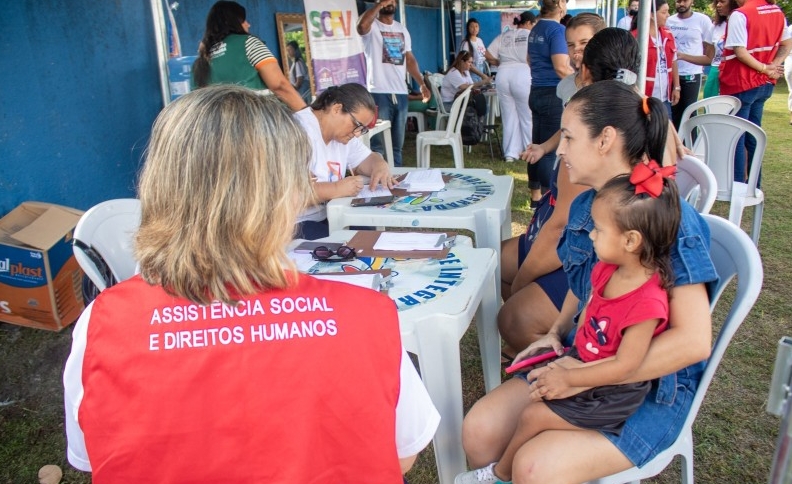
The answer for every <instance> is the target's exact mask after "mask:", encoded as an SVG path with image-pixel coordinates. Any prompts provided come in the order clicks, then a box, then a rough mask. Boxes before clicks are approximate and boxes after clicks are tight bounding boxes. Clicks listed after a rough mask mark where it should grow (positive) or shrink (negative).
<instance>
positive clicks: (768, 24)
mask: <svg viewBox="0 0 792 484" xmlns="http://www.w3.org/2000/svg"><path fill="white" fill-rule="evenodd" d="M736 11H737V12H742V13H743V15H745V21H746V23H745V27H746V29H747V30H748V40H747V44H748V45H746V49H748V52H750V53H751V54H752V55H753V56H754V57H755V58H756V60H758V61H759V62H761V63H763V64H769V63H770V62H772V61H773V57H775V54H776V52H777V51H778V45H779V42H780V41H781V34H782V33H783V30H784V12H783V11H782V10H781V9H780V8H778V6H777V5H773V4H770V3H767V2H766V1H765V0H748V1H747V2H745V5H743V6H742V7H740V8H738V9H737V10H736ZM728 35H729V25H728V24H726V36H727V38H728ZM718 82H719V83H720V93H721V94H736V93H739V92H745V91H747V90H749V89H753V88H756V87H759V86H762V85H764V84H767V83H768V82H771V83H773V84H775V83H776V81H775V80H774V79H770V78H769V77H767V76H766V75H765V74H761V73H759V72H758V71H756V70H755V69H752V68H750V67H748V66H747V65H745V64H743V63H742V62H740V61H739V60H738V59H737V57H736V56H735V55H734V49H730V48H725V47H724V49H723V60H722V61H721V64H720V70H719V72H718Z"/></svg>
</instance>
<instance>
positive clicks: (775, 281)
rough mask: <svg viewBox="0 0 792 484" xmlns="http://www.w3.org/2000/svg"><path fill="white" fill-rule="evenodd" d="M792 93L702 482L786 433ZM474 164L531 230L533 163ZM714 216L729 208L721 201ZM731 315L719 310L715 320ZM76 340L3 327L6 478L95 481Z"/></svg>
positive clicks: (764, 468)
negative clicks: (70, 367)
mask: <svg viewBox="0 0 792 484" xmlns="http://www.w3.org/2000/svg"><path fill="white" fill-rule="evenodd" d="M781 84H783V83H781ZM786 99H787V89H786V85H779V86H778V87H777V88H776V92H775V95H774V96H773V97H772V98H771V99H770V101H768V103H767V104H766V106H765V114H764V120H763V123H762V124H763V128H764V129H765V131H766V132H767V134H768V139H769V146H768V149H767V153H766V155H765V159H764V176H763V180H764V181H763V183H764V187H763V188H764V191H765V196H766V200H767V201H766V206H765V212H764V218H763V223H762V236H761V239H760V246H759V249H760V252H761V254H762V260H763V264H764V270H765V279H764V287H763V290H762V294H761V296H760V298H759V301H758V302H757V304H756V306H755V307H754V310H753V311H752V312H751V314H750V315H749V317H748V319H747V320H746V321H745V323H744V324H743V326H742V327H741V328H740V330H739V331H738V332H737V335H736V336H735V338H734V340H733V342H732V344H731V346H730V347H729V350H728V351H727V353H726V356H725V357H724V359H723V362H722V363H721V366H720V368H719V370H718V373H717V374H716V376H715V380H714V381H713V384H712V386H711V387H710V390H709V392H708V395H707V397H706V399H705V400H704V405H703V407H702V409H701V412H700V413H699V415H698V419H697V421H696V424H695V425H694V429H693V430H694V434H695V472H696V480H697V481H698V482H702V483H711V482H718V483H735V484H742V483H752V482H757V483H758V482H766V481H767V476H768V473H769V470H770V465H771V460H772V456H773V449H774V447H775V442H776V438H777V435H778V429H779V424H780V421H779V419H778V418H775V417H772V416H770V415H768V414H767V413H765V410H764V407H765V403H766V399H767V393H768V389H769V384H770V375H771V372H772V365H773V361H774V358H775V350H776V344H777V342H778V340H779V339H780V338H781V337H782V336H784V335H792V321H790V319H791V318H792V300H791V299H790V291H789V286H787V284H789V281H792V264H790V263H789V254H792V237H790V235H789V234H791V233H792V206H791V205H792V204H790V203H789V202H788V197H789V193H791V192H792V165H791V164H790V163H789V160H790V154H792V126H790V125H789V124H788V123H789V113H788V111H787V104H786ZM496 152H497V150H496ZM404 154H405V164H406V165H408V166H415V136H414V135H411V134H408V139H407V141H406V143H405V147H404ZM432 166H434V167H452V166H453V162H452V159H451V152H450V150H449V149H448V148H443V147H440V148H437V147H435V148H432ZM465 166H466V167H468V168H489V169H492V170H493V171H494V172H495V173H497V174H509V175H512V176H514V178H515V182H516V183H515V190H514V199H513V202H512V220H513V225H512V232H513V233H514V234H515V235H516V234H518V233H520V232H521V231H523V230H524V229H525V224H526V223H527V222H528V220H529V218H530V211H529V210H528V209H527V206H528V197H527V194H528V189H527V182H526V174H525V165H524V164H523V163H512V164H507V163H504V162H502V161H498V160H496V161H490V158H489V148H488V145H487V144H486V143H484V144H481V145H478V146H475V147H473V150H472V152H471V153H466V155H465ZM713 212H714V213H716V214H718V215H725V214H727V213H728V211H727V207H726V206H725V205H724V204H722V203H720V202H718V203H717V204H716V206H715V209H714V210H713ZM750 212H751V210H750V209H748V210H746V215H745V217H744V220H743V224H744V227H745V228H750V221H751V217H750ZM725 297H729V295H728V294H727V295H726V296H725ZM722 318H723V314H722V313H721V312H716V315H715V322H716V325H717V324H719V321H720V320H722ZM70 343H71V328H68V329H66V330H64V331H62V332H60V333H51V332H47V331H41V330H35V329H29V328H22V327H18V326H12V325H8V324H2V323H0V362H1V363H0V484H17V483H20V484H21V483H33V482H37V472H38V469H39V468H40V467H41V466H43V465H45V464H57V465H59V466H61V468H62V469H63V471H64V478H63V481H62V482H63V483H64V484H84V483H89V482H91V479H90V475H89V474H84V473H81V472H78V471H76V470H74V469H72V468H71V467H70V466H69V465H68V463H67V462H66V457H65V449H66V443H65V436H64V429H63V403H62V400H63V390H62V384H61V374H62V370H63V365H64V363H65V361H66V357H67V356H68V352H69V348H70ZM462 378H463V390H464V406H465V409H466V410H467V409H468V408H470V406H471V405H472V404H473V403H474V402H475V401H476V400H477V399H478V398H480V397H481V396H482V395H483V394H484V384H483V378H482V374H481V362H480V359H479V353H478V343H477V340H476V335H475V327H474V326H471V328H470V330H469V331H468V333H467V334H466V335H465V336H464V338H463V339H462ZM559 472H563V469H560V470H559ZM679 476H680V474H679V465H678V463H675V464H673V465H672V466H671V467H669V468H668V469H666V470H665V471H664V472H663V473H662V474H660V475H659V476H658V477H656V478H655V479H652V480H650V481H647V482H654V483H678V482H679ZM407 477H408V479H409V481H410V482H411V483H412V484H429V483H435V482H437V477H436V473H435V466H434V456H433V454H432V451H431V446H430V448H429V449H427V450H426V451H424V452H423V453H422V454H421V456H420V458H419V460H418V462H417V464H416V465H415V467H414V468H413V470H412V471H410V473H409V474H408V476H407Z"/></svg>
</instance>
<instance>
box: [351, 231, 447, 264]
mask: <svg viewBox="0 0 792 484" xmlns="http://www.w3.org/2000/svg"><path fill="white" fill-rule="evenodd" d="M382 233H384V232H381V231H377V230H359V231H358V232H357V233H356V234H355V236H354V237H352V239H351V240H350V241H349V242H348V243H347V245H348V246H350V247H354V248H355V250H356V252H357V256H358V257H391V258H397V259H444V258H445V257H446V256H447V255H448V251H449V249H450V248H451V246H452V245H453V240H454V237H456V232H449V233H448V234H447V235H446V236H445V237H444V239H443V241H444V242H445V241H448V243H441V246H440V248H439V250H438V249H434V247H433V248H432V249H433V250H376V249H374V244H375V243H376V242H377V239H379V237H380V234H382ZM435 235H437V236H442V235H443V234H435ZM436 240H437V239H436Z"/></svg>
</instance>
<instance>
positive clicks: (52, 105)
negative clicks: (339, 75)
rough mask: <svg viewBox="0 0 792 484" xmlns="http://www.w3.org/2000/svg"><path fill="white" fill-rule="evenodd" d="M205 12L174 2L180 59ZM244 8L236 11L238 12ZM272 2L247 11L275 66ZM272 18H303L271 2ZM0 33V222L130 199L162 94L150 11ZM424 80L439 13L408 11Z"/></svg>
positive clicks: (99, 7)
mask: <svg viewBox="0 0 792 484" xmlns="http://www.w3.org/2000/svg"><path fill="white" fill-rule="evenodd" d="M213 3H214V0H192V1H190V2H180V7H179V8H178V10H177V11H176V13H175V15H176V22H177V24H178V28H179V33H180V38H181V42H182V53H183V54H184V55H192V54H195V53H196V51H197V46H198V42H199V41H200V38H201V36H202V34H203V27H204V22H205V18H206V13H207V12H208V11H209V8H210V7H211V5H212V4H213ZM241 3H243V4H245V2H244V1H243V2H241ZM273 3H275V2H249V5H246V6H247V11H248V20H249V21H250V23H251V24H252V27H251V32H252V33H254V34H255V35H258V36H259V37H261V38H262V39H263V40H264V41H265V42H266V43H267V44H268V45H269V46H270V48H271V49H272V50H273V52H274V53H276V54H277V55H279V52H278V43H277V37H276V35H277V29H276V27H275V9H273V7H272V6H271V5H272V4H273ZM277 5H278V6H277V11H278V12H284V13H289V12H302V11H303V2H302V0H279V1H278V2H277ZM3 8H4V15H3V28H2V29H0V48H2V51H3V55H2V56H0V86H2V88H0V116H2V122H1V123H0V216H2V215H4V214H6V213H8V212H9V211H11V209H13V208H14V207H15V206H17V205H19V203H21V202H23V201H26V200H38V201H45V202H52V203H59V204H63V205H67V206H71V207H76V208H80V209H83V210H84V209H87V208H89V207H91V206H92V205H94V204H96V203H98V202H100V201H103V200H107V199H111V198H120V197H130V196H134V187H135V180H136V173H137V170H138V168H139V165H140V160H141V156H142V153H143V149H144V148H145V145H146V142H147V140H148V135H149V130H150V128H151V124H152V122H153V120H154V118H155V117H156V115H157V113H158V112H159V110H160V109H162V94H161V92H160V85H159V72H158V68H157V56H156V50H155V43H154V28H153V22H152V19H151V11H150V7H149V2H147V1H145V0H137V1H113V2H97V1H95V0H70V1H69V2H53V1H47V0H25V1H15V2H6V5H4V7H3ZM407 20H408V26H409V29H410V32H411V34H412V38H413V50H414V53H415V55H416V57H417V58H418V61H419V63H420V65H421V69H423V70H435V69H436V68H437V66H438V65H440V58H441V57H440V55H441V54H440V47H439V39H438V38H437V32H439V12H438V11H437V10H435V9H425V8H413V7H408V8H407Z"/></svg>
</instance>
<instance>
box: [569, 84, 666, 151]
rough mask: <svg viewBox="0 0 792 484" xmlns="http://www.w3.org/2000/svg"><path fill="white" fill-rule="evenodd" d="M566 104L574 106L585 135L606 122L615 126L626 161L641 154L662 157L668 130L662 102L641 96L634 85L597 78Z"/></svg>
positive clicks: (602, 128)
mask: <svg viewBox="0 0 792 484" xmlns="http://www.w3.org/2000/svg"><path fill="white" fill-rule="evenodd" d="M567 107H568V108H572V109H575V110H576V111H577V112H578V114H579V115H580V119H581V121H582V122H583V124H585V125H586V126H587V127H588V131H589V136H591V137H592V138H594V137H596V136H599V135H600V133H602V131H603V130H604V129H605V127H607V126H611V127H613V128H614V129H616V130H617V131H618V132H619V133H621V135H622V139H623V141H624V151H625V153H624V154H625V156H626V157H627V159H628V160H629V161H630V165H635V164H637V163H639V162H641V161H643V159H644V158H645V157H648V158H649V159H656V160H662V159H663V149H664V146H665V141H666V136H667V134H668V114H667V112H666V109H665V105H663V103H662V102H661V101H660V100H658V99H655V98H647V99H646V101H644V98H643V97H642V96H641V95H640V94H638V93H637V92H636V91H635V89H634V88H632V87H630V86H628V85H626V84H624V83H622V82H619V81H614V80H609V81H600V82H595V83H594V84H591V85H590V86H586V87H584V88H582V89H581V90H579V91H578V92H577V93H576V94H575V95H574V96H572V99H570V101H569V104H568V105H567Z"/></svg>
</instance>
